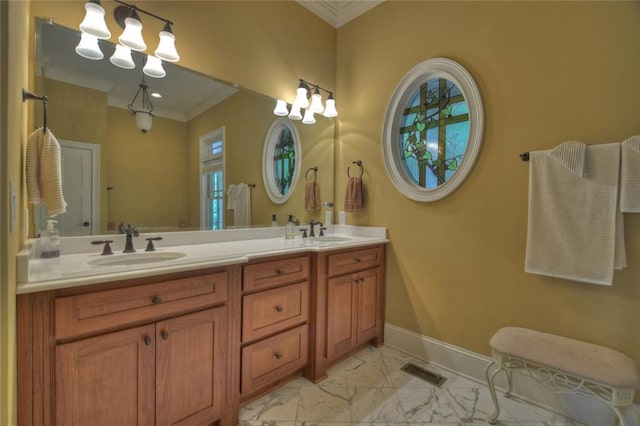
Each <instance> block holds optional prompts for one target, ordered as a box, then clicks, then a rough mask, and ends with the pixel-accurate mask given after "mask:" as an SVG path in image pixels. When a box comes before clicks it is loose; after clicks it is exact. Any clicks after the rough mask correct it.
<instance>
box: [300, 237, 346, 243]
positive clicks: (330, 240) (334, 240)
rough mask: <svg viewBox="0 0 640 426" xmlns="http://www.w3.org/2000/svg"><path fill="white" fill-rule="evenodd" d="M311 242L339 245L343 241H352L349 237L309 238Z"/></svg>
mask: <svg viewBox="0 0 640 426" xmlns="http://www.w3.org/2000/svg"><path fill="white" fill-rule="evenodd" d="M309 240H311V241H318V242H325V243H339V242H342V241H350V240H351V238H349V237H331V236H329V237H309Z"/></svg>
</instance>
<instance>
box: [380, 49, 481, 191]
mask: <svg viewBox="0 0 640 426" xmlns="http://www.w3.org/2000/svg"><path fill="white" fill-rule="evenodd" d="M483 121H484V118H483V112H482V102H481V100H480V93H479V92H478V88H477V86H476V84H475V82H474V81H473V78H471V75H470V74H469V73H468V72H467V70H465V69H464V68H463V67H462V66H461V65H460V64H458V63H456V62H454V61H452V60H450V59H444V58H434V59H429V60H427V61H425V62H422V63H420V64H418V65H417V66H416V67H414V68H413V69H412V70H411V71H409V73H408V74H407V75H406V76H405V77H404V78H403V79H402V81H401V82H400V84H399V85H398V87H397V88H396V91H395V93H394V94H393V97H392V98H391V102H390V104H389V107H388V109H387V114H386V117H385V124H384V129H383V135H382V137H383V144H382V148H383V154H384V159H385V166H386V168H387V173H388V174H389V176H390V177H391V179H392V181H393V183H394V185H395V186H396V188H398V190H399V191H400V192H402V193H403V194H404V195H405V196H407V197H409V198H411V199H413V200H416V201H435V200H439V199H441V198H443V197H446V196H447V195H449V194H450V193H451V192H452V191H454V190H455V189H456V188H457V187H458V186H459V185H460V184H461V183H462V181H463V180H464V179H465V178H466V176H467V175H468V173H469V171H470V170H471V168H472V166H473V164H474V163H475V160H476V157H477V155H478V151H479V149H480V145H481V143H482V130H483Z"/></svg>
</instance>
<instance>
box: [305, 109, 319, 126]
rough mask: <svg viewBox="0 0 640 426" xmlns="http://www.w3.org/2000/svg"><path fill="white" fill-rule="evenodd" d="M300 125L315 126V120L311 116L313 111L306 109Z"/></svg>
mask: <svg viewBox="0 0 640 426" xmlns="http://www.w3.org/2000/svg"><path fill="white" fill-rule="evenodd" d="M302 123H303V124H315V123H316V118H315V117H314V116H313V111H311V108H307V109H306V110H305V111H304V118H303V119H302Z"/></svg>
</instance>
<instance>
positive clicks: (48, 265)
mask: <svg viewBox="0 0 640 426" xmlns="http://www.w3.org/2000/svg"><path fill="white" fill-rule="evenodd" d="M56 223H58V221H57V220H53V219H48V220H47V229H45V230H44V231H42V233H41V235H40V262H39V263H40V268H39V269H40V271H39V272H40V273H41V274H42V275H45V276H47V277H51V278H53V277H59V276H60V233H59V232H58V230H57V229H56V228H55V224H56Z"/></svg>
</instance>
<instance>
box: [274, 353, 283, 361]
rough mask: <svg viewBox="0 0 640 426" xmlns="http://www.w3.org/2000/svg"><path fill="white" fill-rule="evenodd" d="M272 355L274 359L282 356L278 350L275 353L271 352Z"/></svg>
mask: <svg viewBox="0 0 640 426" xmlns="http://www.w3.org/2000/svg"><path fill="white" fill-rule="evenodd" d="M273 356H274V357H275V358H276V359H281V358H282V354H281V353H280V352H276V353H275V354H273Z"/></svg>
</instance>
